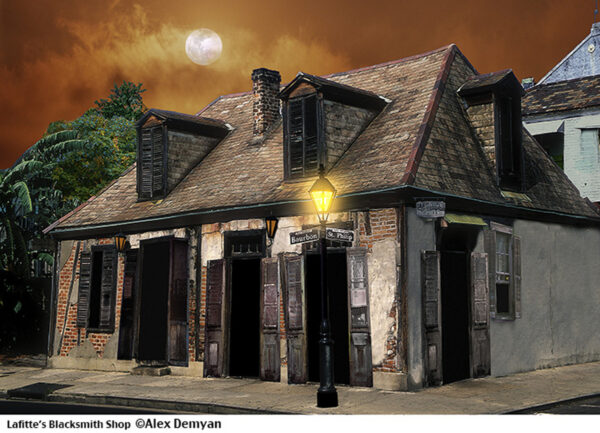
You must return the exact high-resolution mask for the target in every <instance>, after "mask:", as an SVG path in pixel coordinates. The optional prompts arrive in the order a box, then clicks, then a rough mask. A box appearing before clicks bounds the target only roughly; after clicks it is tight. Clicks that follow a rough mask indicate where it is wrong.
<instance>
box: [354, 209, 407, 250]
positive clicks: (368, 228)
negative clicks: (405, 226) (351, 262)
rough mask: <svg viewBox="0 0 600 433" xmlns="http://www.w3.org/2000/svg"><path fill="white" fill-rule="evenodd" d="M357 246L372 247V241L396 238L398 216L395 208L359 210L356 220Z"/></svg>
mask: <svg viewBox="0 0 600 433" xmlns="http://www.w3.org/2000/svg"><path fill="white" fill-rule="evenodd" d="M358 221H359V222H358V229H359V246H361V247H367V248H369V250H370V249H371V248H373V243H375V242H377V241H381V240H384V239H396V238H397V235H398V218H397V214H396V209H394V208H389V209H374V210H370V211H367V212H361V217H359V220H358Z"/></svg>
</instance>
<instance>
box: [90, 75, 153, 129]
mask: <svg viewBox="0 0 600 433" xmlns="http://www.w3.org/2000/svg"><path fill="white" fill-rule="evenodd" d="M145 91H146V90H145V89H142V84H141V83H138V84H133V83H131V82H128V81H123V83H122V84H121V85H120V86H117V84H115V86H114V87H113V89H112V91H111V93H110V96H109V98H108V99H100V100H99V101H95V104H96V105H97V106H98V111H100V114H102V116H103V117H104V118H105V119H112V118H113V117H124V118H125V119H127V120H132V121H136V120H137V119H139V118H140V116H141V115H142V114H143V113H144V111H146V107H145V106H144V102H143V100H142V93H143V92H145Z"/></svg>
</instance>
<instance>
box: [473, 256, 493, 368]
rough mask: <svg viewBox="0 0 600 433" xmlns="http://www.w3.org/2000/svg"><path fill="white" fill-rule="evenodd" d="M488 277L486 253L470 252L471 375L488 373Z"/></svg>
mask: <svg viewBox="0 0 600 433" xmlns="http://www.w3.org/2000/svg"><path fill="white" fill-rule="evenodd" d="M488 287H489V278H488V260H487V254H486V253H471V320H470V340H471V376H472V377H481V376H487V375H489V374H490V334H489V327H490V324H489V293H488V292H489V289H488Z"/></svg>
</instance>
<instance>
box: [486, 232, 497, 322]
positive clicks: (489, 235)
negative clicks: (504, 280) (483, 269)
mask: <svg viewBox="0 0 600 433" xmlns="http://www.w3.org/2000/svg"><path fill="white" fill-rule="evenodd" d="M483 244H484V249H485V252H486V253H487V255H488V280H489V290H490V317H492V318H494V317H496V232H494V231H493V230H487V229H486V230H484V231H483Z"/></svg>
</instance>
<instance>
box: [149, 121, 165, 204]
mask: <svg viewBox="0 0 600 433" xmlns="http://www.w3.org/2000/svg"><path fill="white" fill-rule="evenodd" d="M164 132H165V131H164V129H163V128H162V127H156V128H152V196H153V197H155V196H160V195H162V193H163V182H164V177H165V176H164V160H163V147H164V143H163V135H164Z"/></svg>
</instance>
